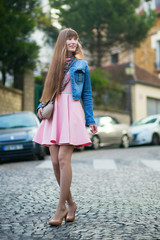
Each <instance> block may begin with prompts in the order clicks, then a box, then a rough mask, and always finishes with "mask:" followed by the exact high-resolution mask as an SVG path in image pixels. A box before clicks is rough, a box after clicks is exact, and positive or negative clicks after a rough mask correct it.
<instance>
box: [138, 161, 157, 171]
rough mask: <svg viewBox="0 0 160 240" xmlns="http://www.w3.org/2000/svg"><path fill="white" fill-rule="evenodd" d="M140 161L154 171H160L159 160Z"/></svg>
mask: <svg viewBox="0 0 160 240" xmlns="http://www.w3.org/2000/svg"><path fill="white" fill-rule="evenodd" d="M141 162H142V163H143V164H144V165H146V166H147V167H149V168H152V169H153V170H155V171H160V160H141Z"/></svg>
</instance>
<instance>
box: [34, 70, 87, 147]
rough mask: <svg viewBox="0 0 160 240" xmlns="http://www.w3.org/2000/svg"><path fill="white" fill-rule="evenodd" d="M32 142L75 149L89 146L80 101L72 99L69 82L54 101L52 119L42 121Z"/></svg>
mask: <svg viewBox="0 0 160 240" xmlns="http://www.w3.org/2000/svg"><path fill="white" fill-rule="evenodd" d="M68 74H69V72H68ZM33 141H34V142H37V143H39V144H43V145H46V146H49V145H54V144H57V145H65V144H67V145H68V144H70V145H74V146H75V147H77V148H78V147H82V146H85V145H90V144H91V140H90V138H89V136H88V133H87V130H86V127H85V117H84V111H83V108H82V105H81V102H80V100H77V101H75V100H73V98H72V93H71V82H70V81H69V83H68V84H67V86H66V88H65V89H64V90H63V92H62V93H61V94H60V95H59V97H58V100H57V99H56V100H55V106H54V111H53V114H52V117H51V118H50V119H43V120H42V122H41V124H40V126H39V129H38V131H37V133H36V135H35V137H34V138H33Z"/></svg>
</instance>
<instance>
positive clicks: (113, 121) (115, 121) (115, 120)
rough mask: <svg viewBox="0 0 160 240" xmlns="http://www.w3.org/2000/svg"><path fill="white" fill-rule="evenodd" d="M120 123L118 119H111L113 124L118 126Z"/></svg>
mask: <svg viewBox="0 0 160 240" xmlns="http://www.w3.org/2000/svg"><path fill="white" fill-rule="evenodd" d="M118 123H119V122H118V121H117V119H116V118H113V117H111V124H118Z"/></svg>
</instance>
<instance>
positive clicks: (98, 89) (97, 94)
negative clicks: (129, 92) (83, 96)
mask: <svg viewBox="0 0 160 240" xmlns="http://www.w3.org/2000/svg"><path fill="white" fill-rule="evenodd" d="M90 73H91V80H92V89H93V99H94V105H95V106H96V107H97V108H101V109H108V110H110V108H112V109H117V110H119V109H122V101H123V96H124V94H125V89H124V87H123V85H122V84H120V83H117V82H115V81H113V80H112V76H111V75H110V74H109V73H108V71H107V70H105V69H102V68H94V69H92V70H91V71H90Z"/></svg>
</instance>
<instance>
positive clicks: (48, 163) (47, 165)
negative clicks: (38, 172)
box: [37, 160, 53, 169]
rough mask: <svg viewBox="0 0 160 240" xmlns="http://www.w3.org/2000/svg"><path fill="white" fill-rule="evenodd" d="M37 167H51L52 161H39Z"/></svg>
mask: <svg viewBox="0 0 160 240" xmlns="http://www.w3.org/2000/svg"><path fill="white" fill-rule="evenodd" d="M37 168H49V169H53V167H52V162H51V160H45V161H43V162H42V163H40V164H39V165H38V166H37Z"/></svg>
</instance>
